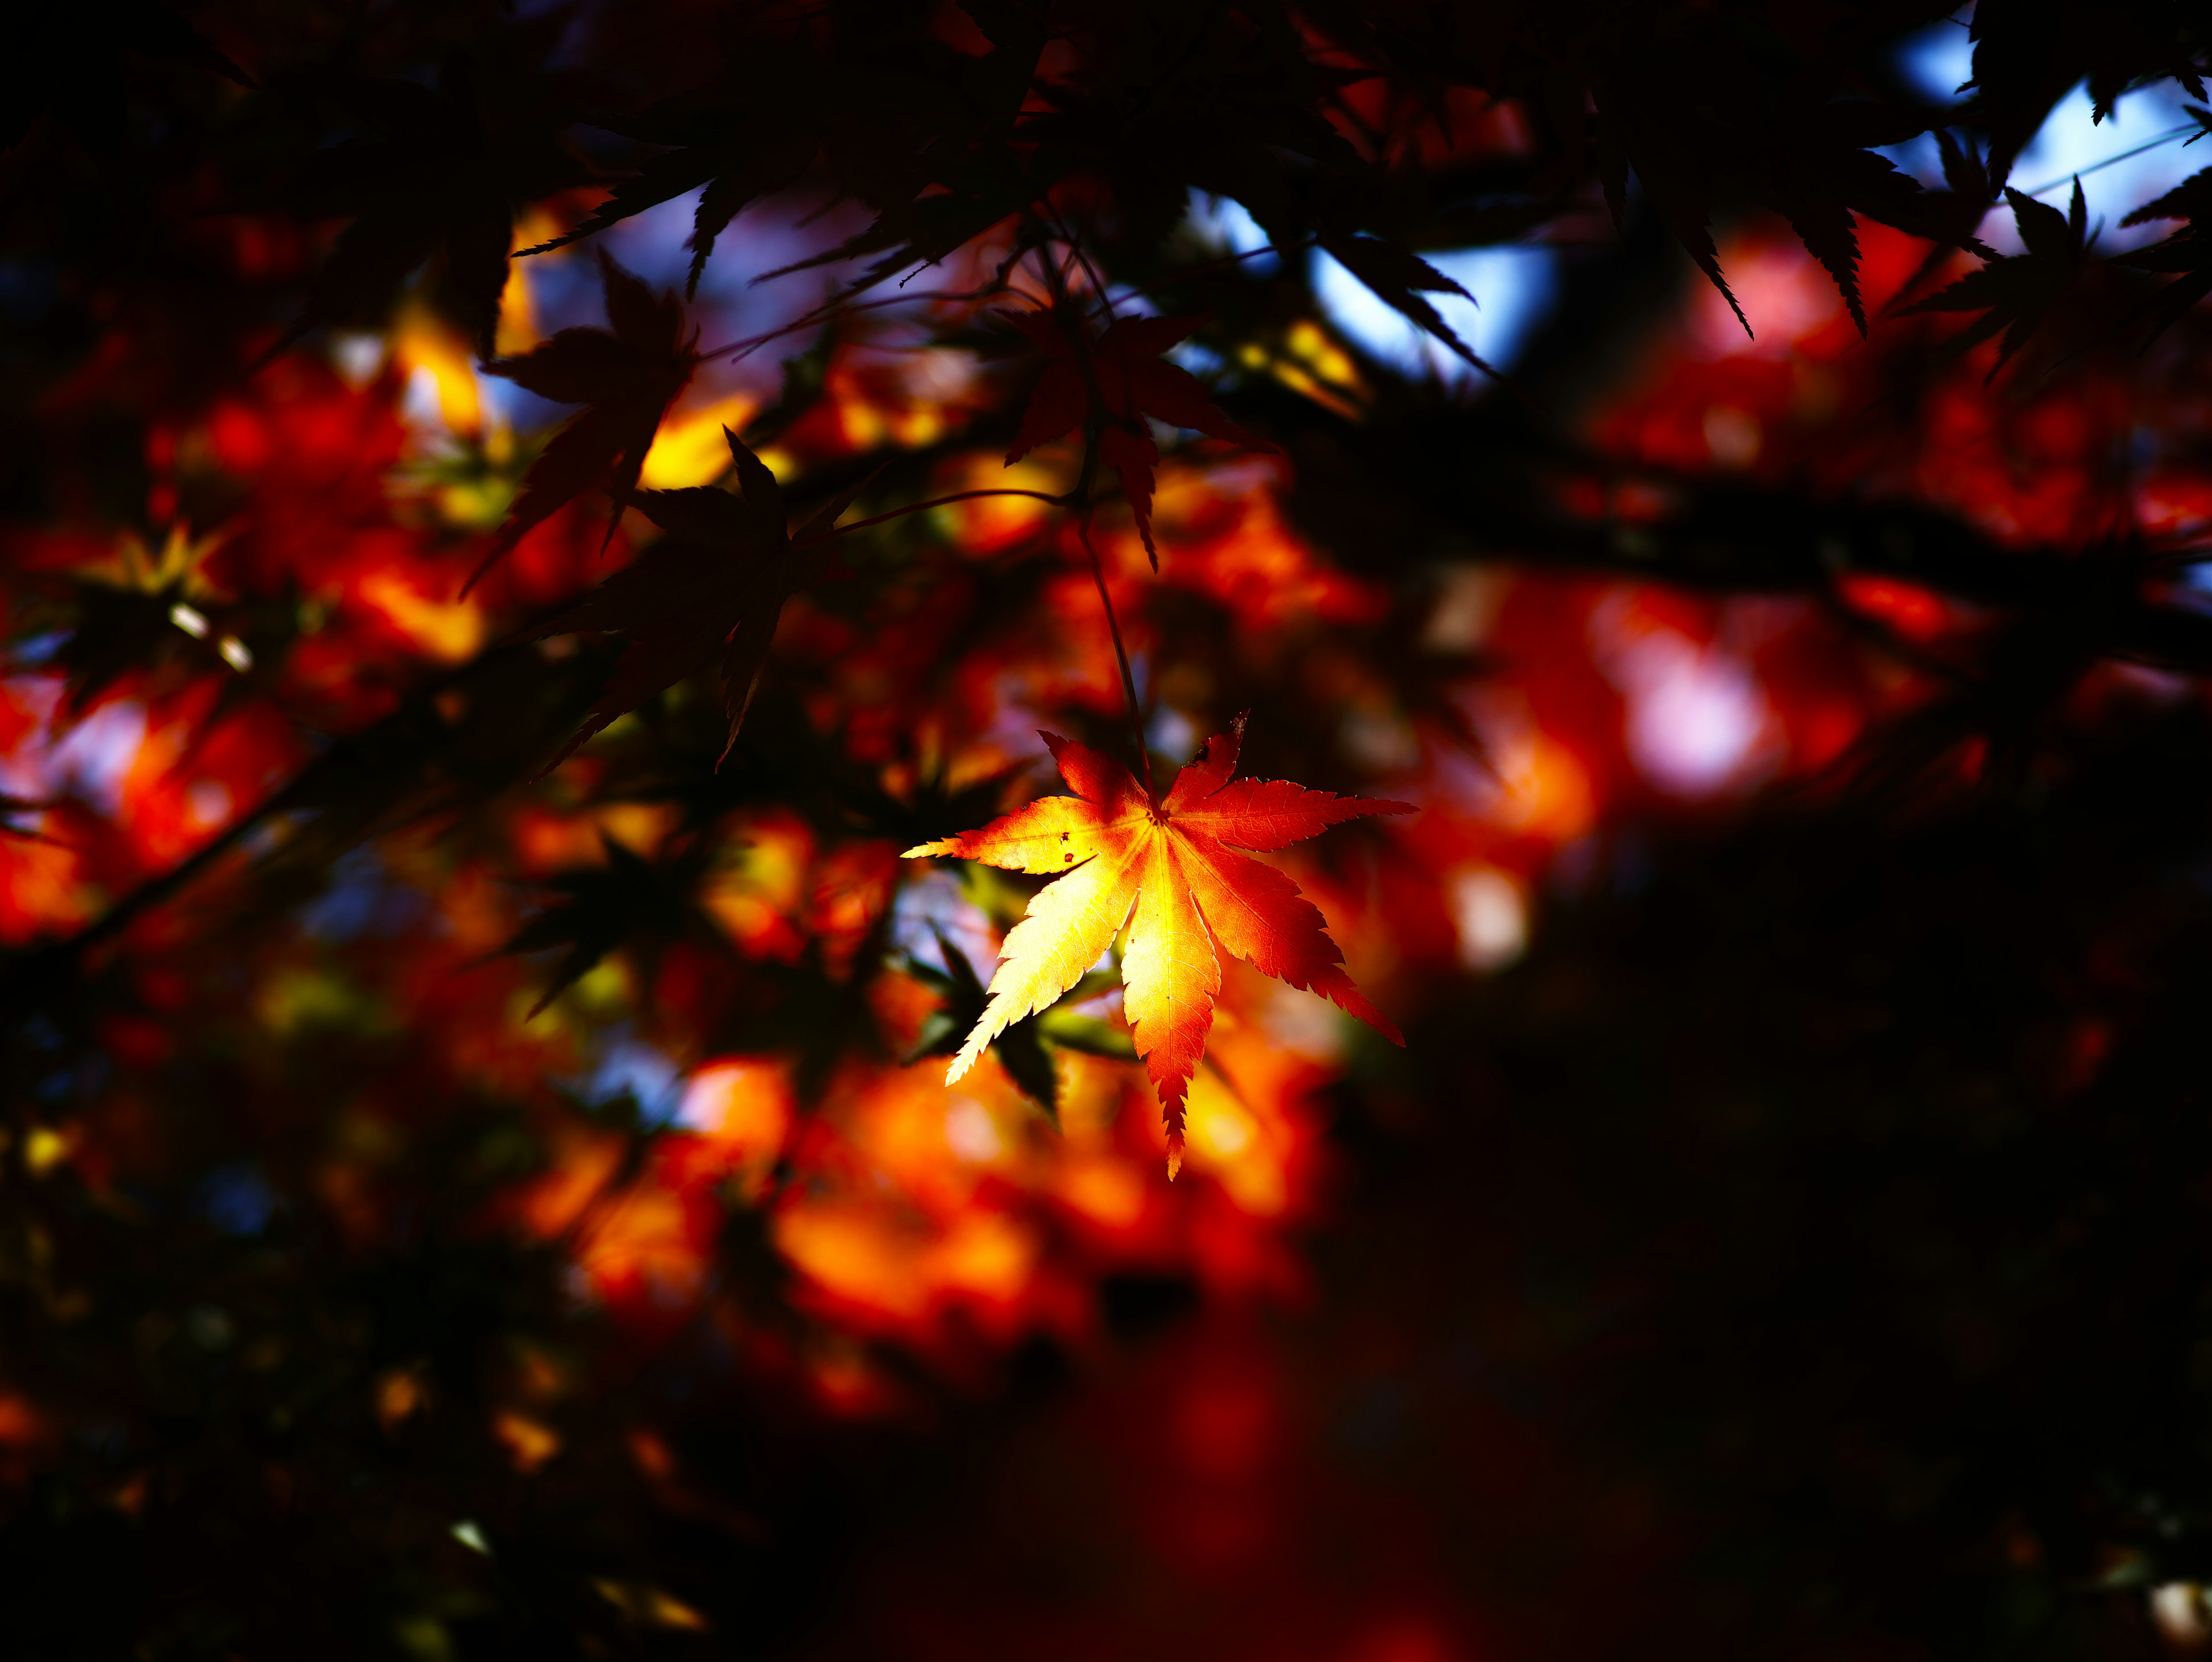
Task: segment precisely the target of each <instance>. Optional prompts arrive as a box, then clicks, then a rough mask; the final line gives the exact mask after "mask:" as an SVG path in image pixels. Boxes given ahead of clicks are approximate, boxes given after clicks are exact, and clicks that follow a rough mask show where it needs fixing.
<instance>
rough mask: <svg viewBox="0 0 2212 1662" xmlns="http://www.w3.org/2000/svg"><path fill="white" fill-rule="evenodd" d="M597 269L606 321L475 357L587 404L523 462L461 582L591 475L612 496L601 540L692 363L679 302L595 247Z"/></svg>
mask: <svg viewBox="0 0 2212 1662" xmlns="http://www.w3.org/2000/svg"><path fill="white" fill-rule="evenodd" d="M599 270H600V272H601V275H602V277H603V279H604V281H605V285H606V297H607V322H608V323H609V324H610V325H611V328H609V329H590V328H581V329H563V330H562V331H561V332H560V333H558V334H556V335H555V336H554V337H553V338H552V339H550V340H549V341H546V342H544V343H543V344H540V345H538V347H536V348H535V349H533V350H531V351H530V352H527V353H526V354H525V355H524V356H521V357H519V358H496V359H494V360H493V361H492V362H489V363H487V364H486V365H484V368H485V369H486V371H488V372H489V374H495V375H504V376H505V377H506V378H507V380H511V381H513V382H514V383H515V384H516V385H517V386H518V387H526V388H528V389H529V390H530V391H531V392H532V393H537V394H538V397H540V398H543V399H553V400H554V401H555V402H556V403H559V404H582V405H589V406H590V408H588V409H586V411H584V412H583V413H582V414H581V415H579V416H576V417H573V418H572V419H571V420H570V421H569V423H568V425H567V426H566V427H563V428H562V429H561V430H560V431H559V432H558V433H556V434H555V435H553V439H552V442H550V444H548V445H547V446H546V447H545V448H544V450H543V451H541V452H539V453H538V460H536V461H534V462H532V463H531V464H530V471H529V472H527V473H526V474H525V475H523V478H522V489H521V490H520V492H519V493H517V495H516V496H515V498H514V505H513V507H512V508H508V509H507V521H506V523H505V524H503V525H501V527H500V528H499V534H498V535H497V536H496V537H495V538H494V539H492V545H491V551H490V552H489V553H487V554H486V555H485V556H484V557H483V560H482V561H481V562H480V563H478V564H477V569H476V570H475V571H474V572H473V573H472V574H471V575H470V578H469V583H470V585H471V586H473V585H474V584H475V582H476V581H477V578H479V577H481V576H483V574H484V573H485V572H487V571H489V570H490V569H491V568H492V567H493V566H494V565H495V563H498V562H499V560H501V558H502V557H505V556H506V555H507V553H508V552H509V551H511V550H512V549H513V547H514V545H516V544H517V543H519V542H520V541H521V540H522V539H523V538H524V537H525V536H526V535H527V534H528V533H529V532H530V531H531V530H532V528H533V527H537V526H539V525H542V524H544V522H545V521H547V520H548V519H550V518H551V517H552V516H553V514H555V513H556V511H557V510H559V509H560V508H564V507H566V506H567V505H568V503H570V502H574V501H575V500H576V498H577V497H579V496H582V495H583V494H584V493H585V492H586V491H587V490H591V489H592V487H593V486H595V485H598V484H601V483H605V485H606V487H607V493H608V495H609V496H612V497H613V499H614V514H613V515H612V517H611V518H610V519H609V520H608V521H607V536H608V537H609V538H610V539H611V538H612V537H613V535H614V528H615V523H616V521H618V520H619V519H620V518H621V516H622V510H623V504H624V503H625V502H628V501H629V497H630V495H631V493H632V492H633V491H634V490H635V489H636V487H637V476H638V472H639V470H640V469H641V468H642V467H643V466H645V453H646V452H647V451H648V450H650V449H651V448H652V447H653V433H654V431H655V429H658V428H659V425H660V417H662V415H663V414H664V413H665V411H667V409H668V406H669V405H671V404H672V403H673V402H675V399H676V395H677V394H678V393H680V392H682V391H683V390H684V384H685V383H686V382H688V381H689V380H690V379H691V372H692V370H693V369H694V368H696V367H697V366H698V362H699V355H698V353H697V352H696V350H693V349H694V348H695V347H696V345H697V344H698V341H699V332H698V331H697V330H696V328H695V329H693V330H691V331H690V332H689V333H687V332H685V331H684V307H683V306H682V304H681V303H680V302H679V301H678V300H677V298H676V296H675V295H672V294H669V293H666V292H663V293H661V294H658V295H656V294H654V293H653V290H652V289H649V288H647V286H646V285H645V284H644V283H641V281H639V280H638V279H637V278H636V277H633V276H632V275H631V274H630V273H629V272H628V271H624V270H623V268H622V267H621V266H619V265H616V264H615V263H614V261H613V260H612V259H610V258H608V256H607V254H606V253H605V251H604V250H603V251H601V253H600V254H599Z"/></svg>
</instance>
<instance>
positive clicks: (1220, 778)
mask: <svg viewBox="0 0 2212 1662" xmlns="http://www.w3.org/2000/svg"><path fill="white" fill-rule="evenodd" d="M1243 730H1244V723H1243V718H1242V717H1239V718H1238V720H1237V722H1236V724H1235V725H1234V726H1232V727H1231V729H1230V730H1229V731H1228V732H1227V733H1225V734H1216V735H1215V736H1214V737H1213V738H1212V739H1210V740H1207V741H1206V746H1205V748H1204V749H1202V750H1201V751H1200V752H1199V753H1198V756H1197V757H1196V758H1194V760H1193V761H1192V762H1191V764H1190V765H1189V766H1188V767H1186V768H1184V769H1183V770H1182V772H1181V773H1180V774H1178V775H1177V776H1176V780H1175V782H1174V784H1173V785H1172V786H1171V787H1170V788H1169V790H1168V792H1167V794H1166V795H1165V796H1164V797H1160V798H1158V799H1157V800H1156V799H1155V798H1154V797H1153V796H1152V794H1149V793H1148V792H1147V791H1146V789H1145V788H1143V787H1142V786H1140V785H1139V784H1138V782H1137V781H1136V779H1135V778H1134V777H1133V776H1132V775H1131V774H1130V772H1129V770H1127V768H1125V767H1123V766H1122V765H1121V764H1120V763H1118V762H1115V761H1114V760H1112V759H1111V758H1108V757H1105V756H1102V755H1100V754H1099V753H1098V752H1097V751H1094V750H1092V749H1091V748H1089V747H1088V746H1084V745H1079V744H1077V743H1075V742H1074V741H1073V740H1067V739H1063V738H1061V737H1060V736H1059V735H1058V734H1050V733H1048V734H1045V735H1044V740H1045V743H1046V744H1047V745H1048V746H1050V748H1051V750H1052V756H1053V760H1054V762H1055V763H1057V764H1059V767H1060V777H1061V778H1063V779H1064V780H1066V782H1067V783H1068V785H1069V786H1070V787H1071V788H1073V790H1074V792H1075V794H1074V795H1073V796H1046V797H1041V798H1039V799H1038V800H1037V801H1034V802H1032V803H1030V805H1029V806H1028V807H1025V808H1022V809H1020V810H1018V812H1016V813H1011V814H1008V815H1006V817H1005V818H1003V819H998V820H995V821H994V822H993V823H992V824H990V825H986V826H984V827H983V828H982V829H981V831H969V832H966V833H964V834H963V835H961V836H958V837H944V838H941V839H939V840H938V841H936V842H933V843H923V844H921V846H920V847H918V848H913V849H908V850H907V858H908V859H916V858H921V857H923V856H927V855H954V856H957V857H958V858H960V859H963V860H981V861H986V862H987V863H988V864H991V865H994V866H1002V867H1005V868H1007V869H1008V870H1011V871H1023V872H1031V873H1058V874H1060V877H1059V879H1058V880H1057V881H1054V882H1052V883H1049V884H1047V885H1046V886H1045V887H1044V888H1043V889H1042V891H1040V892H1039V893H1038V894H1037V896H1036V898H1035V899H1033V900H1032V901H1030V905H1029V912H1028V915H1027V916H1025V917H1024V918H1023V920H1022V921H1021V922H1019V923H1017V924H1016V925H1015V926H1014V927H1013V928H1012V930H1011V931H1010V932H1009V933H1008V934H1007V936H1006V946H1005V947H1004V949H1003V951H1002V953H1001V955H1000V962H999V968H998V971H997V973H996V974H994V976H993V977H991V987H990V1001H989V1002H988V1003H987V1005H986V1006H985V1007H984V1009H983V1013H982V1015H981V1019H980V1020H977V1022H976V1024H975V1027H974V1028H973V1029H972V1030H971V1031H970V1032H969V1035H968V1038H967V1041H966V1043H964V1044H963V1045H962V1046H961V1047H960V1050H959V1052H958V1054H957V1056H954V1058H953V1062H952V1067H951V1070H950V1072H948V1073H947V1075H945V1079H946V1082H947V1083H948V1084H949V1083H951V1082H952V1081H956V1080H957V1079H959V1078H960V1077H961V1076H962V1075H963V1074H965V1073H966V1072H967V1071H968V1069H969V1068H971V1067H973V1066H974V1065H975V1059H976V1057H978V1056H981V1054H982V1053H983V1050H984V1049H985V1048H986V1047H987V1045H989V1044H991V1043H992V1041H993V1040H994V1039H995V1038H997V1037H998V1036H999V1035H1000V1033H1002V1032H1005V1031H1006V1029H1007V1028H1008V1027H1010V1026H1012V1025H1013V1024H1014V1023H1015V1022H1017V1021H1019V1020H1022V1019H1023V1018H1024V1016H1028V1015H1030V1014H1034V1013H1036V1011H1039V1010H1042V1009H1043V1008H1046V1007H1047V1006H1048V1005H1049V1004H1051V1003H1052V1002H1053V1001H1054V1000H1055V999H1057V998H1058V997H1060V995H1061V994H1063V993H1065V992H1066V991H1067V989H1069V988H1071V987H1073V986H1074V985H1075V984H1076V983H1078V982H1079V981H1080V980H1081V979H1082V977H1083V976H1084V974H1085V972H1086V971H1089V969H1090V968H1091V965H1093V964H1095V963H1096V962H1097V960H1098V959H1099V957H1100V956H1101V954H1103V953H1104V952H1105V951H1106V949H1107V947H1109V946H1110V945H1111V944H1112V942H1113V940H1114V938H1115V935H1117V934H1120V933H1121V928H1122V926H1123V925H1124V924H1125V923H1126V924H1127V926H1128V930H1129V934H1128V941H1127V946H1126V947H1125V948H1124V950H1123V952H1122V955H1121V980H1122V986H1123V989H1124V990H1123V1001H1122V1009H1123V1013H1124V1014H1126V1015H1127V1017H1128V1020H1129V1024H1130V1026H1131V1028H1132V1030H1133V1038H1134V1039H1135V1041H1136V1046H1137V1052H1138V1054H1139V1056H1143V1057H1144V1059H1145V1064H1146V1071H1147V1072H1149V1073H1150V1075H1152V1083H1153V1086H1154V1087H1156V1088H1157V1089H1158V1092H1159V1095H1160V1104H1161V1106H1162V1108H1163V1110H1164V1112H1165V1114H1166V1117H1167V1126H1168V1148H1169V1163H1170V1169H1172V1168H1173V1167H1174V1166H1176V1165H1177V1164H1179V1163H1180V1160H1181V1158H1182V1105H1183V1099H1184V1097H1185V1095H1186V1093H1188V1090H1189V1087H1190V1078H1191V1075H1192V1073H1193V1072H1194V1070H1195V1069H1196V1068H1197V1066H1198V1062H1199V1058H1200V1056H1203V1055H1204V1054H1205V1050H1206V1034H1207V1033H1208V1032H1210V1031H1211V1030H1212V1026H1213V1001H1214V995H1216V994H1217V993H1218V991H1219V990H1220V987H1221V963H1220V959H1219V957H1218V954H1217V953H1216V950H1215V949H1216V947H1222V948H1225V949H1226V950H1227V951H1229V952H1231V953H1234V954H1235V955H1236V956H1237V957H1238V958H1241V959H1243V960H1244V961H1245V962H1246V963H1248V964H1250V965H1253V966H1254V967H1255V969H1258V970H1260V971H1262V972H1263V973H1265V974H1267V975H1271V976H1273V977H1277V978H1278V979H1279V980H1282V981H1286V982H1288V983H1290V984H1291V986H1293V987H1304V988H1310V989H1312V990H1313V991H1315V992H1316V993H1319V994H1320V995H1322V997H1324V998H1326V999H1328V1000H1330V1001H1332V1002H1334V1003H1335V1004H1337V1005H1338V1006H1340V1007H1341V1008H1343V1009H1345V1010H1346V1011H1347V1012H1349V1013H1350V1014H1352V1015H1356V1016H1358V1018H1359V1019H1360V1020H1362V1021H1364V1022H1366V1023H1368V1024H1369V1025H1370V1026H1372V1027H1374V1028H1375V1029H1376V1031H1377V1032H1381V1033H1382V1034H1383V1035H1384V1036H1385V1037H1386V1038H1389V1039H1390V1041H1391V1042H1392V1043H1394V1044H1403V1043H1404V1040H1403V1039H1402V1038H1401V1037H1400V1036H1399V1032H1398V1030H1397V1028H1396V1027H1395V1026H1392V1025H1391V1023H1390V1020H1389V1018H1388V1017H1386V1016H1384V1015H1383V1013H1382V1012H1381V1011H1379V1010H1377V1009H1376V1008H1375V1007H1374V1006H1373V1005H1372V1004H1370V1003H1369V1002H1368V1001H1367V1000H1366V999H1365V998H1364V997H1363V996H1362V995H1361V994H1360V992H1359V990H1358V988H1356V987H1354V986H1353V985H1352V977H1350V976H1348V975H1347V974H1346V973H1345V970H1344V963H1343V954H1342V953H1340V952H1339V951H1338V950H1337V947H1336V944H1335V942H1334V941H1331V940H1330V939H1329V938H1328V928H1327V926H1326V922H1325V920H1324V919H1323V918H1322V915H1321V913H1320V911H1319V910H1316V907H1315V906H1314V904H1313V903H1312V902H1310V901H1309V900H1307V899H1305V898H1304V897H1303V896H1302V895H1300V894H1299V892H1298V891H1297V885H1295V884H1294V883H1292V882H1291V880H1290V879H1289V878H1288V877H1286V876H1285V875H1284V874H1282V873H1281V872H1280V871H1279V870H1278V869H1276V868H1274V867H1273V866H1269V865H1266V864H1264V863H1262V862H1261V861H1257V860H1254V859H1251V858H1249V857H1248V856H1247V855H1243V854H1239V853H1237V852H1236V851H1235V850H1237V849H1262V850H1265V849H1285V848H1288V847H1289V846H1290V845H1291V843H1301V842H1304V840H1305V839H1306V838H1308V837H1316V836H1318V835H1320V833H1321V832H1322V831H1325V830H1327V829H1328V827H1329V826H1331V825H1339V824H1341V823H1342V822H1343V821H1345V820H1347V819H1360V818H1363V817H1364V816H1366V815H1369V814H1382V813H1412V812H1413V807H1412V806H1411V805H1410V804H1407V803H1404V802H1384V801H1371V800H1370V799H1367V798H1364V797H1357V796H1337V795H1334V794H1331V793H1329V792H1328V791H1317V790H1309V789H1307V788H1305V787H1304V786H1303V785H1297V784H1291V783H1289V782H1285V781H1282V780H1273V779H1233V778H1232V777H1231V775H1233V774H1234V773H1235V771H1236V768H1237V749H1238V746H1239V745H1240V744H1241V742H1242V740H1243Z"/></svg>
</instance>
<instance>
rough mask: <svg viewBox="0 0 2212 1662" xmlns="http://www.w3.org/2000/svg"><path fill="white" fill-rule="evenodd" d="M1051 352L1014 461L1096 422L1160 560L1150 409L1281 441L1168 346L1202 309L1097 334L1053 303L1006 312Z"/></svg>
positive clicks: (1194, 323)
mask: <svg viewBox="0 0 2212 1662" xmlns="http://www.w3.org/2000/svg"><path fill="white" fill-rule="evenodd" d="M1000 316H1001V317H1003V318H1004V319H1005V320H1006V321H1007V322H1008V323H1011V324H1012V325H1013V326H1014V327H1015V328H1017V329H1018V330H1020V331H1021V332H1022V333H1023V334H1024V335H1026V336H1027V337H1029V338H1030V342H1031V344H1034V345H1035V346H1036V349H1037V350H1039V351H1040V352H1042V353H1043V354H1044V356H1045V367H1044V374H1042V375H1041V376H1039V377H1038V378H1037V384H1036V391H1035V392H1033V393H1030V403H1029V408H1028V410H1027V411H1024V413H1023V416H1022V425H1021V430H1020V431H1019V432H1018V433H1017V434H1016V435H1014V442H1013V446H1012V448H1011V449H1009V450H1008V451H1007V452H1006V463H1007V466H1012V465H1013V464H1014V463H1016V462H1018V461H1019V460H1021V459H1022V458H1023V457H1024V456H1026V455H1028V454H1029V453H1030V451H1032V450H1034V449H1036V447H1037V446H1039V445H1041V444H1046V443H1048V442H1050V441H1052V440H1054V439H1056V438H1059V437H1060V436H1061V435H1063V434H1066V433H1072V432H1073V431H1074V430H1075V429H1077V428H1079V427H1081V426H1084V425H1085V424H1086V423H1097V430H1098V454H1099V456H1100V458H1101V459H1102V460H1105V461H1109V462H1111V463H1112V464H1113V465H1114V469H1115V472H1118V473H1119V474H1120V475H1121V489H1122V491H1123V493H1124V494H1125V495H1126V496H1127V497H1128V499H1129V511H1130V512H1131V513H1132V514H1134V515H1135V516H1136V521H1137V534H1138V535H1139V537H1141V538H1143V539H1144V541H1145V552H1146V553H1147V554H1149V555H1151V556H1152V569H1154V570H1156V571H1157V570H1158V569H1159V563H1160V554H1159V550H1158V548H1156V547H1155V546H1154V545H1153V544H1152V481H1153V478H1154V475H1155V472H1157V470H1158V466H1159V461H1160V452H1159V447H1158V445H1156V444H1154V443H1153V442H1152V431H1151V429H1149V428H1147V427H1146V424H1145V422H1146V417H1152V419H1153V420H1156V421H1162V422H1165V423H1167V424H1168V425H1169V426H1170V427H1185V428H1189V429H1192V430H1194V431H1195V432H1200V433H1204V434H1206V435H1208V436H1209V437H1212V438H1217V439H1225V440H1227V441H1229V442H1230V443H1231V444H1240V445H1243V447H1245V448H1246V449H1248V450H1273V449H1275V448H1276V447H1275V446H1274V445H1272V444H1270V443H1268V442H1267V440H1265V439H1263V438H1261V437H1259V436H1258V435H1255V434H1252V433H1248V432H1246V431H1245V430H1244V429H1243V428H1241V427H1239V426H1237V423H1235V422H1233V421H1231V420H1230V419H1229V417H1226V416H1225V415H1223V414H1222V413H1221V411H1219V410H1218V408H1216V407H1215V405H1214V402H1213V400H1212V399H1211V398H1209V397H1208V396H1207V395H1206V387H1205V385H1204V383H1202V382H1201V381H1200V380H1199V379H1198V377H1197V376H1195V375H1194V374H1191V373H1190V371H1189V370H1188V369H1185V368H1182V367H1181V366H1179V365H1177V364H1173V363H1170V362H1167V360H1166V359H1164V358H1163V357H1162V356H1160V354H1161V353H1163V352H1164V351H1166V350H1168V348H1169V347H1170V346H1172V345H1174V344H1176V342H1177V341H1179V340H1181V339H1182V338H1184V337H1185V336H1187V335H1188V334H1189V333H1190V332H1191V331H1192V330H1194V329H1195V328H1197V327H1198V326H1199V325H1200V323H1201V322H1203V321H1204V320H1203V319H1201V318H1117V319H1116V320H1115V321H1114V322H1112V323H1111V324H1109V325H1108V326H1107V327H1106V332H1104V333H1103V334H1102V335H1100V336H1099V337H1098V338H1097V339H1096V340H1091V339H1089V338H1086V336H1085V334H1084V332H1082V330H1081V328H1080V326H1078V325H1073V320H1062V319H1060V318H1058V317H1055V315H1054V314H1052V313H1049V312H1006V313H1001V314H1000Z"/></svg>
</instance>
